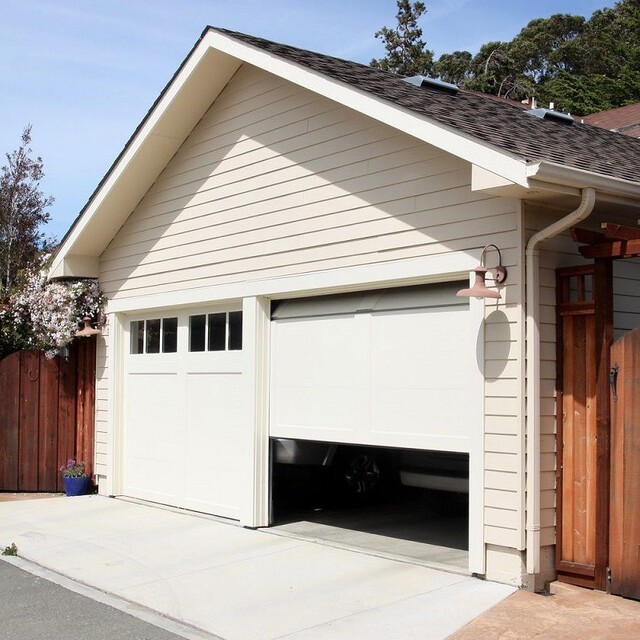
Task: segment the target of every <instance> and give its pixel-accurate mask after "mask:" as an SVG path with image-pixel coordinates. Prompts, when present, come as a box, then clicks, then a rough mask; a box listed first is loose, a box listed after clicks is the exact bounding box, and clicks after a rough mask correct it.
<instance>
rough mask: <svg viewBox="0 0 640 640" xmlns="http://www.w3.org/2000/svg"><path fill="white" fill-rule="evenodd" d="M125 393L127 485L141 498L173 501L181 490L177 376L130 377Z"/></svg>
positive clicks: (181, 444) (181, 447) (182, 447)
mask: <svg viewBox="0 0 640 640" xmlns="http://www.w3.org/2000/svg"><path fill="white" fill-rule="evenodd" d="M127 394H128V397H129V413H128V420H127V448H126V458H127V465H126V477H125V482H126V485H127V487H128V489H129V490H130V491H134V492H136V494H137V495H139V496H140V497H142V496H143V494H144V496H146V497H147V498H149V499H151V498H150V496H151V495H152V496H153V499H159V498H160V497H162V498H163V499H170V500H174V499H176V496H178V495H179V494H180V493H181V492H182V490H183V488H184V476H183V471H182V467H181V463H180V459H181V457H182V456H183V455H184V444H183V440H182V436H181V431H182V430H183V429H184V419H183V417H182V416H181V415H180V411H179V395H180V393H179V388H178V385H177V376H176V374H175V373H172V374H159V373H155V374H146V375H139V374H133V375H129V376H128V386H127ZM142 425H144V427H143V426H142ZM181 425H182V428H181Z"/></svg>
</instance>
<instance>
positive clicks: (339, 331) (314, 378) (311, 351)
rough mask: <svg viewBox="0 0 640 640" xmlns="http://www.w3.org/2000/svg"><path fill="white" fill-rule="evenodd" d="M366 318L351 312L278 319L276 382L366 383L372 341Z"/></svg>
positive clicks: (326, 385) (279, 384) (293, 384)
mask: <svg viewBox="0 0 640 640" xmlns="http://www.w3.org/2000/svg"><path fill="white" fill-rule="evenodd" d="M367 321H368V318H366V317H364V316H362V317H359V316H355V317H354V316H351V315H349V316H341V317H336V318H331V317H329V318H316V319H301V320H298V321H286V320H285V321H282V322H279V323H277V325H276V326H275V327H273V330H274V336H273V349H274V357H275V359H276V361H277V362H278V365H279V366H278V367H277V368H276V369H275V371H274V375H275V377H276V386H277V387H282V388H288V389H297V388H314V389H317V388H352V389H358V388H365V387H367V386H368V384H369V366H368V365H369V344H368V339H367V330H366V325H365V326H364V327H363V323H366V322H367ZM346 353H348V354H350V357H349V358H348V359H345V358H344V355H345V354H346ZM337 363H340V364H339V366H338V365H337Z"/></svg>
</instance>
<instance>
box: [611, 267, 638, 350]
mask: <svg viewBox="0 0 640 640" xmlns="http://www.w3.org/2000/svg"><path fill="white" fill-rule="evenodd" d="M613 277H614V286H613V332H614V339H615V340H618V339H619V338H621V337H622V336H623V335H624V334H625V333H626V332H627V331H631V330H632V329H635V328H636V327H640V259H638V258H634V259H627V260H615V261H614V263H613Z"/></svg>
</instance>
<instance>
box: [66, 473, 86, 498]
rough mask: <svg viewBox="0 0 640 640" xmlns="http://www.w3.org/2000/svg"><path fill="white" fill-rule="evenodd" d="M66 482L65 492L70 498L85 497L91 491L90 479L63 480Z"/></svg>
mask: <svg viewBox="0 0 640 640" xmlns="http://www.w3.org/2000/svg"><path fill="white" fill-rule="evenodd" d="M62 480H63V482H64V492H65V493H66V494H67V495H68V496H83V495H84V494H85V493H87V490H88V489H89V481H90V478H89V477H88V476H85V477H84V478H62Z"/></svg>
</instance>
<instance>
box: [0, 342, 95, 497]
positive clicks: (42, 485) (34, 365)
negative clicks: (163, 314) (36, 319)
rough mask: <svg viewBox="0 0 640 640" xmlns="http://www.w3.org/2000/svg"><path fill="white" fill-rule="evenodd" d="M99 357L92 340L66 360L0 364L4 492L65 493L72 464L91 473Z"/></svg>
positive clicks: (26, 354) (29, 355)
mask: <svg viewBox="0 0 640 640" xmlns="http://www.w3.org/2000/svg"><path fill="white" fill-rule="evenodd" d="M95 353H96V343H95V339H93V338H90V339H83V340H75V341H74V342H73V343H72V345H71V347H70V352H69V357H68V358H62V357H60V356H56V357H55V358H54V359H53V360H47V358H45V356H44V354H43V353H42V352H40V351H21V352H17V353H12V354H11V355H9V356H7V357H6V358H4V359H3V360H1V361H0V491H44V492H50V491H52V492H54V491H61V490H62V479H61V474H60V471H59V469H60V467H61V466H62V465H63V464H65V463H66V461H67V460H68V459H69V458H76V459H77V460H82V461H84V462H86V464H87V467H88V472H89V473H90V474H91V473H92V469H91V467H92V463H93V433H94V409H95V368H96V364H95V363H96V358H95Z"/></svg>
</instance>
